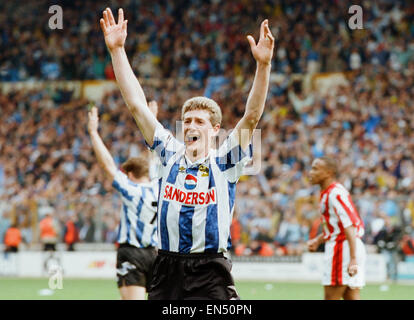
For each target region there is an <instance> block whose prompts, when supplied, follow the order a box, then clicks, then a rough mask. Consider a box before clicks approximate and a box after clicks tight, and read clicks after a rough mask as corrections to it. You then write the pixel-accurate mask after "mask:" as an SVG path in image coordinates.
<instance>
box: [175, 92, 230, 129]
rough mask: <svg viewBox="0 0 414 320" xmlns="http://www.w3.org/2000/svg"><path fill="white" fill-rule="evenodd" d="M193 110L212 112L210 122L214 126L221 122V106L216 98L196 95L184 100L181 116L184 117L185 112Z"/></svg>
mask: <svg viewBox="0 0 414 320" xmlns="http://www.w3.org/2000/svg"><path fill="white" fill-rule="evenodd" d="M192 110H207V111H208V113H210V122H211V124H212V126H213V127H214V126H215V125H216V124H221V119H222V114H221V109H220V106H219V105H218V104H217V102H215V101H214V100H212V99H210V98H207V97H194V98H191V99H188V100H187V101H186V102H184V105H183V108H182V110H181V118H182V119H184V114H185V113H186V112H188V111H192Z"/></svg>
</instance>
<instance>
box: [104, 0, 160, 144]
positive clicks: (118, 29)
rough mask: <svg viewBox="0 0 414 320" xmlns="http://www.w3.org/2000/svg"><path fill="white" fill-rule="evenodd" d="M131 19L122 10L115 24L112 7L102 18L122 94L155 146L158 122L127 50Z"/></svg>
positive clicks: (144, 132) (143, 130) (139, 124)
mask: <svg viewBox="0 0 414 320" xmlns="http://www.w3.org/2000/svg"><path fill="white" fill-rule="evenodd" d="M127 22H128V20H124V12H123V10H122V9H119V11H118V23H115V19H114V16H113V15H112V11H111V9H109V8H106V9H105V11H104V12H103V18H101V19H100V24H101V28H102V31H103V33H104V37H105V43H106V46H107V48H108V50H109V52H110V54H111V58H112V65H113V68H114V72H115V77H116V81H117V82H118V85H119V89H120V90H121V93H122V97H123V98H124V101H125V103H126V104H127V106H128V109H129V111H130V112H131V114H132V115H133V117H134V119H135V122H136V123H137V125H138V127H139V129H140V130H141V133H142V135H143V136H144V139H145V141H146V142H147V143H148V144H149V145H152V144H153V139H154V131H155V127H156V126H157V123H158V122H157V119H156V118H155V117H154V115H153V114H152V113H151V112H150V110H149V109H148V106H147V100H146V98H145V94H144V91H143V90H142V88H141V85H140V84H139V82H138V79H137V78H136V76H135V74H134V72H133V71H132V68H131V65H130V64H129V61H128V57H127V55H126V52H125V47H124V45H125V40H126V37H127Z"/></svg>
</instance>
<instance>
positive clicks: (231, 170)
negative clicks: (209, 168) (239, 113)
mask: <svg viewBox="0 0 414 320" xmlns="http://www.w3.org/2000/svg"><path fill="white" fill-rule="evenodd" d="M252 157H253V146H252V143H251V142H250V144H249V145H248V146H247V148H246V150H242V148H241V145H240V143H239V139H238V138H237V135H236V131H235V130H233V131H232V132H231V133H230V135H229V136H228V137H227V139H226V140H225V141H224V142H223V144H222V145H221V146H220V148H219V149H218V152H217V155H216V164H217V166H218V167H219V169H220V171H222V172H223V173H224V175H225V176H226V178H227V180H228V181H229V182H231V183H234V182H237V181H238V180H239V178H240V176H242V175H243V171H244V168H245V167H246V165H247V164H248V163H249V162H250V161H251V160H252Z"/></svg>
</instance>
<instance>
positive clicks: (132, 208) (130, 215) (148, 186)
mask: <svg viewBox="0 0 414 320" xmlns="http://www.w3.org/2000/svg"><path fill="white" fill-rule="evenodd" d="M112 186H113V187H114V188H115V189H116V190H117V191H118V192H119V194H120V196H121V199H122V209H121V221H120V224H119V229H118V240H117V241H118V243H120V244H122V243H128V244H130V245H133V246H135V247H137V248H145V247H156V246H157V243H158V241H157V238H158V236H157V223H156V219H155V215H156V214H157V208H156V206H153V203H155V202H156V201H157V195H158V182H157V180H153V181H152V182H149V183H140V184H137V183H134V182H132V181H131V180H129V179H128V177H127V175H126V174H125V173H123V172H122V171H121V170H117V172H116V174H115V177H114V181H113V182H112Z"/></svg>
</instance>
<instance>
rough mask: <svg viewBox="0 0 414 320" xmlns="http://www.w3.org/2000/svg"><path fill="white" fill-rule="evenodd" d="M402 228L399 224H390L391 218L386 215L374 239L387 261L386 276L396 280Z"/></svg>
mask: <svg viewBox="0 0 414 320" xmlns="http://www.w3.org/2000/svg"><path fill="white" fill-rule="evenodd" d="M401 233H402V230H401V228H400V227H399V226H395V225H392V223H391V219H390V218H389V217H388V216H386V217H385V224H384V227H383V229H382V230H381V231H380V232H378V234H377V235H376V237H375V239H374V243H375V244H376V245H377V247H378V250H379V252H380V253H382V254H383V255H384V256H385V260H386V262H387V277H388V279H390V280H393V281H396V280H397V278H398V269H397V265H398V261H399V257H398V254H399V252H398V250H399V244H400V241H401V236H402V234H401Z"/></svg>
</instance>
